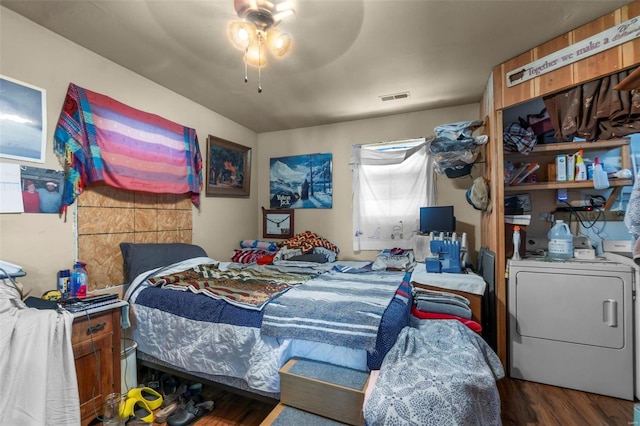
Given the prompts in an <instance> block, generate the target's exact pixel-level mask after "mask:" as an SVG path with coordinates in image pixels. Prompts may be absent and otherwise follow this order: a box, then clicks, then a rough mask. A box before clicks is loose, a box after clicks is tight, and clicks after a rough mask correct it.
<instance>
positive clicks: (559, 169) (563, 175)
mask: <svg viewBox="0 0 640 426" xmlns="http://www.w3.org/2000/svg"><path fill="white" fill-rule="evenodd" d="M566 181H567V156H566V155H564V154H559V155H557V156H556V182H566Z"/></svg>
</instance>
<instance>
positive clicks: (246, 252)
mask: <svg viewBox="0 0 640 426" xmlns="http://www.w3.org/2000/svg"><path fill="white" fill-rule="evenodd" d="M271 254H272V253H270V252H268V251H265V250H260V249H242V250H234V251H233V256H231V261H232V262H236V263H254V262H257V261H258V259H260V258H261V257H263V256H267V255H271Z"/></svg>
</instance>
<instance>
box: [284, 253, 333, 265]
mask: <svg viewBox="0 0 640 426" xmlns="http://www.w3.org/2000/svg"><path fill="white" fill-rule="evenodd" d="M287 260H291V261H295V262H314V263H327V261H328V260H327V256H325V255H324V254H321V253H306V254H300V255H298V256H293V257H290V258H288V259H287Z"/></svg>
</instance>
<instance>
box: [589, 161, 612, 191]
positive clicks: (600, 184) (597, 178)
mask: <svg viewBox="0 0 640 426" xmlns="http://www.w3.org/2000/svg"><path fill="white" fill-rule="evenodd" d="M608 187H609V177H608V176H607V172H605V171H604V169H603V168H602V164H601V163H600V160H598V157H596V158H595V162H594V164H593V188H594V189H606V188H608Z"/></svg>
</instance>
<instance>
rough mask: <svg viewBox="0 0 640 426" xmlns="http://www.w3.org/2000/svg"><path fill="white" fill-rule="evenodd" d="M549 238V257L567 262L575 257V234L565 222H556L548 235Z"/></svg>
mask: <svg viewBox="0 0 640 426" xmlns="http://www.w3.org/2000/svg"><path fill="white" fill-rule="evenodd" d="M547 237H548V238H549V245H548V247H547V248H548V250H549V257H551V258H552V259H556V260H566V259H571V258H572V257H573V234H571V230H570V229H569V225H567V224H566V223H564V221H563V220H556V223H555V225H553V227H552V228H551V230H550V231H549V233H548V234H547Z"/></svg>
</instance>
